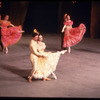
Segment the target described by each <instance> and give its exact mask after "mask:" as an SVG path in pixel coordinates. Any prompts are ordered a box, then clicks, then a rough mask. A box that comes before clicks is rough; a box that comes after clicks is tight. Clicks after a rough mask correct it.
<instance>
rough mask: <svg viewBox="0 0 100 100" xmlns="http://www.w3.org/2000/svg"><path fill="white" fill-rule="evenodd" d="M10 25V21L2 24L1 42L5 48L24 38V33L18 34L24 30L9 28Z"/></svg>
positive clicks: (18, 27)
mask: <svg viewBox="0 0 100 100" xmlns="http://www.w3.org/2000/svg"><path fill="white" fill-rule="evenodd" d="M10 24H11V22H10V21H8V22H7V23H4V22H3V21H2V22H1V26H2V28H1V40H2V43H3V47H4V48H5V47H8V46H10V45H13V44H15V43H17V42H18V41H19V39H20V38H21V36H22V33H21V32H18V31H21V30H22V29H21V26H15V27H9V28H8V26H9V25H10Z"/></svg>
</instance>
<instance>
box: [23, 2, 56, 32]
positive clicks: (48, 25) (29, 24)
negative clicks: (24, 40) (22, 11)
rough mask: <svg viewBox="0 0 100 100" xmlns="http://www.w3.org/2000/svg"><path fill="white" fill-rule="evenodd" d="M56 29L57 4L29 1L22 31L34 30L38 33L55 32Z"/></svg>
mask: <svg viewBox="0 0 100 100" xmlns="http://www.w3.org/2000/svg"><path fill="white" fill-rule="evenodd" d="M57 27H58V2H56V1H55V2H53V1H33V2H32V1H31V2H30V4H29V8H28V12H27V15H26V20H25V22H24V29H25V30H26V31H31V32H32V31H33V29H34V28H36V29H37V30H38V31H40V32H44V33H45V32H51V33H52V32H53V33H56V32H57Z"/></svg>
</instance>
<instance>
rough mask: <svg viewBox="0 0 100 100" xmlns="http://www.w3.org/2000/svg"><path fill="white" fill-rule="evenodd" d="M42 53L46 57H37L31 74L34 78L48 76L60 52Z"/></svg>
mask: <svg viewBox="0 0 100 100" xmlns="http://www.w3.org/2000/svg"><path fill="white" fill-rule="evenodd" d="M43 54H44V55H45V56H47V58H43V57H38V59H37V64H36V65H37V66H36V67H37V68H36V70H35V71H34V73H33V75H32V76H33V77H34V78H35V79H42V78H44V77H48V76H49V75H50V74H51V73H52V72H53V71H55V70H56V66H57V64H58V60H59V58H60V54H61V53H60V52H59V51H58V52H56V53H51V52H43Z"/></svg>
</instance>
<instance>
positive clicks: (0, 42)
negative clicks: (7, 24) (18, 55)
mask: <svg viewBox="0 0 100 100" xmlns="http://www.w3.org/2000/svg"><path fill="white" fill-rule="evenodd" d="M0 45H1V48H2V50H3V44H2V41H1V28H0Z"/></svg>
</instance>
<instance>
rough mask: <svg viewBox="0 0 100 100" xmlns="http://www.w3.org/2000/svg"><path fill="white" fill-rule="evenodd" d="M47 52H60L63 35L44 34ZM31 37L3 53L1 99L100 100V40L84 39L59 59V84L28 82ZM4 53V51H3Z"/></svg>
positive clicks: (0, 67) (0, 55) (52, 81)
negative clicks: (66, 99)
mask: <svg viewBox="0 0 100 100" xmlns="http://www.w3.org/2000/svg"><path fill="white" fill-rule="evenodd" d="M43 37H44V42H45V43H46V45H47V48H46V51H52V52H56V51H58V50H60V49H61V48H60V47H61V45H60V44H61V37H60V34H58V35H57V34H50V33H45V34H43ZM30 40H31V35H23V36H22V38H21V40H20V41H19V42H18V43H17V44H15V45H12V46H10V47H9V53H8V54H5V53H3V52H2V51H0V97H57V98H60V97H61V98H62V97H63V98H70V97H71V98H100V39H90V38H83V39H82V41H81V42H80V43H79V44H77V45H75V46H73V47H72V48H71V53H70V54H68V53H65V54H64V55H62V56H61V57H60V59H59V62H58V65H57V69H56V71H55V74H56V75H57V78H58V79H57V80H55V79H53V78H52V80H51V81H42V80H35V79H33V80H32V82H31V83H29V82H28V81H27V76H28V75H29V74H30V71H31V69H32V65H31V63H30V60H29V54H30V50H29V43H30ZM0 50H1V48H0Z"/></svg>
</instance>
